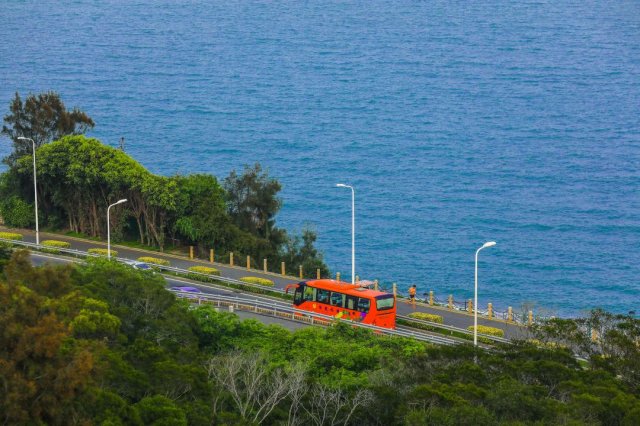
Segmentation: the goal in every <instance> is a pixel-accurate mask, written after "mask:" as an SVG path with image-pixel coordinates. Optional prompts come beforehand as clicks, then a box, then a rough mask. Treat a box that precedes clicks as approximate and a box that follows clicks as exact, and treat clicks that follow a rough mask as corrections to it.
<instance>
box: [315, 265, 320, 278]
mask: <svg viewBox="0 0 640 426" xmlns="http://www.w3.org/2000/svg"><path fill="white" fill-rule="evenodd" d="M316 279H317V280H319V279H320V268H318V269H316Z"/></svg>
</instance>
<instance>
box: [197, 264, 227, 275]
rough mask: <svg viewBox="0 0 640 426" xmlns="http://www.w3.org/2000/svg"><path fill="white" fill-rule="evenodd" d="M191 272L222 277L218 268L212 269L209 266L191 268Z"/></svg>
mask: <svg viewBox="0 0 640 426" xmlns="http://www.w3.org/2000/svg"><path fill="white" fill-rule="evenodd" d="M189 270H190V271H192V272H199V273H201V274H208V275H220V271H218V270H217V269H216V268H210V267H208V266H191V267H190V268H189Z"/></svg>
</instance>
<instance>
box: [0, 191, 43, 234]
mask: <svg viewBox="0 0 640 426" xmlns="http://www.w3.org/2000/svg"><path fill="white" fill-rule="evenodd" d="M0 213H2V218H3V219H4V223H5V224H6V225H7V226H13V227H16V228H28V227H30V226H32V225H33V224H34V223H35V216H34V212H33V204H29V203H27V202H25V201H23V200H22V199H21V198H20V197H18V196H16V195H14V196H12V197H10V198H9V199H7V200H4V201H3V202H1V203H0Z"/></svg>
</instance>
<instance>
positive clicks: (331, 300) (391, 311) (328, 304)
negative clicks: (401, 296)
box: [286, 279, 396, 328]
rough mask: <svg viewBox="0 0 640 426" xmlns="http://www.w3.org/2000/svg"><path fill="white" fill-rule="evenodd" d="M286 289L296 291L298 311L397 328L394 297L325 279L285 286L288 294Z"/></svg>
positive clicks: (294, 297) (295, 298)
mask: <svg viewBox="0 0 640 426" xmlns="http://www.w3.org/2000/svg"><path fill="white" fill-rule="evenodd" d="M289 288H295V292H294V294H293V306H294V307H295V308H297V309H301V310H305V311H310V312H317V313H319V314H324V315H331V316H334V317H336V318H343V319H349V320H352V321H358V322H362V323H363V324H371V325H376V326H378V327H385V328H396V301H395V297H394V296H393V294H389V293H383V292H381V291H375V290H369V289H367V288H365V287H360V286H358V285H353V284H348V283H344V282H339V281H335V280H328V279H323V280H310V281H302V282H300V283H298V284H290V285H288V286H287V287H286V291H287V292H288V291H289Z"/></svg>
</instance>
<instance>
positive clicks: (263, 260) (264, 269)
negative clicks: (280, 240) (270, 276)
mask: <svg viewBox="0 0 640 426" xmlns="http://www.w3.org/2000/svg"><path fill="white" fill-rule="evenodd" d="M262 270H263V271H264V272H269V271H268V270H267V259H266V258H264V259H262Z"/></svg>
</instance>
